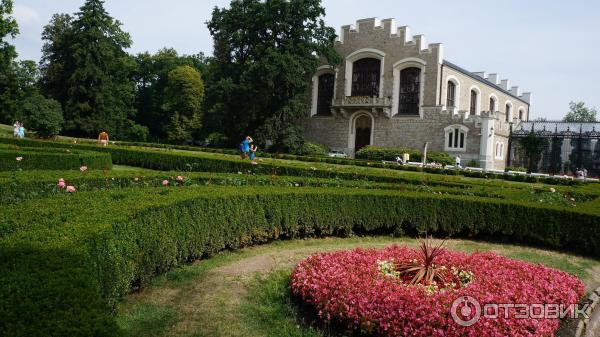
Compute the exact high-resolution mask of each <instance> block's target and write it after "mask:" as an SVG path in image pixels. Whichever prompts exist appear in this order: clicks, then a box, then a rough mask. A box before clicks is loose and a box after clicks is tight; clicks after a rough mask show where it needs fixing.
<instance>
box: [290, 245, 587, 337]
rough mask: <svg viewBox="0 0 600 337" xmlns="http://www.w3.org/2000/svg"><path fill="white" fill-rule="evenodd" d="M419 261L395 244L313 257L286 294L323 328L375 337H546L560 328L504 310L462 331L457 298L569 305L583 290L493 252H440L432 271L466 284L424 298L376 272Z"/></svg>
mask: <svg viewBox="0 0 600 337" xmlns="http://www.w3.org/2000/svg"><path fill="white" fill-rule="evenodd" d="M419 258H420V255H419V253H418V252H417V251H415V250H413V249H409V248H404V247H398V246H393V247H389V248H386V249H383V250H375V249H370V250H365V249H355V250H352V251H343V252H335V253H324V254H318V255H314V256H312V257H310V258H308V259H306V260H304V261H302V262H301V263H300V264H299V265H298V266H297V267H296V268H295V269H294V271H293V273H292V282H291V288H292V292H293V294H294V295H296V296H298V297H299V298H300V299H302V300H303V301H304V302H306V303H308V304H310V305H311V306H312V307H314V308H315V309H316V310H317V311H318V314H319V316H320V318H321V319H323V320H325V321H327V322H330V321H332V322H336V323H341V324H343V325H345V326H346V327H347V328H349V329H351V330H358V331H361V332H363V333H367V334H375V335H378V336H423V337H425V336H427V337H430V336H440V337H441V336H473V337H475V336H477V337H480V336H532V337H533V336H553V334H554V332H555V331H556V330H557V329H558V326H559V320H558V319H545V318H541V319H533V318H527V319H521V318H516V317H515V315H516V314H518V313H517V312H515V311H514V310H509V312H508V316H509V318H508V319H506V318H504V316H505V314H504V311H503V309H500V312H499V318H495V319H494V318H488V317H485V315H484V316H482V317H481V318H480V319H479V320H478V321H477V322H476V323H475V324H473V325H471V326H468V327H466V326H461V325H459V324H457V323H456V322H455V321H454V320H453V318H452V315H451V309H452V305H453V303H454V302H455V300H457V299H458V298H460V297H462V296H471V297H473V298H474V299H476V300H477V301H478V302H479V303H481V305H482V306H483V305H484V304H488V303H491V304H503V303H515V304H554V303H556V304H565V305H569V304H576V303H578V302H579V299H580V298H581V296H582V295H583V294H584V292H585V287H584V285H583V283H582V282H581V281H580V280H579V279H578V278H577V277H575V276H572V275H569V274H567V273H564V272H561V271H558V270H554V269H550V268H547V267H545V266H542V265H536V264H530V263H525V262H521V261H516V260H511V259H508V258H504V257H501V256H498V255H496V254H493V253H474V254H471V255H468V254H463V253H457V252H451V251H446V252H444V253H443V254H442V255H441V256H439V258H438V259H437V260H436V264H437V265H438V266H439V265H442V266H445V267H447V268H448V269H451V268H452V267H454V270H462V271H465V272H470V273H472V275H473V278H472V280H470V281H469V282H468V284H465V285H464V286H459V287H457V288H446V289H442V290H437V291H434V292H431V291H430V290H429V291H428V289H427V288H426V287H423V286H412V285H407V283H406V282H405V281H403V280H402V278H398V277H394V276H392V275H389V274H388V275H386V274H385V273H382V269H381V265H382V261H385V262H392V263H393V264H399V263H402V262H408V261H411V260H413V259H417V260H418V259H419ZM463 307H464V306H463ZM458 311H460V310H458ZM463 313H465V311H463ZM472 313H474V310H472ZM467 315H469V314H468V313H467ZM472 316H473V314H471V317H472ZM471 317H461V318H462V319H463V320H468V319H469V318H471Z"/></svg>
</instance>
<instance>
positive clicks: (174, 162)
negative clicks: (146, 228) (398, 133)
mask: <svg viewBox="0 0 600 337" xmlns="http://www.w3.org/2000/svg"><path fill="white" fill-rule="evenodd" d="M0 143H8V144H18V145H22V146H29V147H55V148H74V149H81V150H93V151H102V152H108V153H110V154H111V155H112V160H113V163H115V164H120V165H131V166H138V167H143V168H149V169H155V170H183V171H203V172H232V173H233V172H244V171H247V170H250V171H252V172H255V173H258V174H278V175H293V176H312V177H323V178H335V177H338V178H342V179H356V178H358V177H361V178H363V179H369V180H372V181H379V182H390V175H389V174H387V175H385V174H382V172H381V171H379V172H373V171H371V172H368V173H367V172H361V173H358V172H356V171H358V170H359V169H360V168H357V169H355V171H354V172H353V171H352V170H351V169H347V170H342V169H336V170H333V169H334V168H333V167H330V168H329V169H328V170H323V169H318V168H314V167H311V166H309V164H307V163H299V162H296V163H294V162H290V161H281V162H272V161H271V162H269V163H268V164H260V165H257V166H254V167H253V166H251V165H250V163H249V162H247V161H241V160H239V159H238V158H237V157H236V156H232V155H225V154H219V153H215V154H209V153H202V152H195V151H187V152H183V151H178V152H175V151H171V150H170V149H168V148H167V149H152V148H144V147H138V148H135V147H123V146H109V147H98V146H96V145H92V144H89V143H88V144H73V143H66V142H48V141H38V140H29V139H26V140H15V139H11V138H0ZM275 157H276V158H281V159H297V160H299V161H307V162H323V160H325V161H324V162H326V163H330V161H328V159H322V158H318V157H317V158H311V157H297V156H291V157H293V158H288V155H275ZM332 160H333V161H331V163H337V162H335V161H336V160H338V159H332ZM339 160H340V161H341V162H340V164H343V165H350V164H349V163H352V164H351V165H353V166H363V167H370V168H386V169H393V170H406V171H415V172H417V171H418V172H427V173H434V174H444V175H463V176H466V177H472V178H489V179H504V180H510V181H523V182H541V183H547V184H554V185H577V184H581V183H580V182H578V181H574V180H565V179H557V178H544V177H530V176H519V175H517V176H512V175H507V174H497V173H491V172H470V171H462V170H461V171H458V170H446V169H441V168H419V167H410V166H404V165H396V164H389V163H383V162H370V161H354V160H350V159H339ZM398 179H402V178H400V177H398V175H395V176H394V178H393V179H391V180H398Z"/></svg>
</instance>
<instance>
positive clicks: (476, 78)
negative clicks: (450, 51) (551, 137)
mask: <svg viewBox="0 0 600 337" xmlns="http://www.w3.org/2000/svg"><path fill="white" fill-rule="evenodd" d="M444 65H445V66H448V67H450V68H452V69H454V70H456V71H459V72H461V73H462V74H464V75H467V76H469V77H470V78H472V79H474V80H477V81H479V82H482V83H484V84H487V85H488V86H490V87H492V88H494V89H496V90H498V91H501V92H503V93H505V94H507V95H509V96H511V97H514V98H516V99H518V100H520V101H521V102H523V103H525V104H527V105H528V106H529V103H527V102H526V101H524V100H523V98H521V97H519V96H517V95H514V94H513V93H511V92H510V91H508V90H504V88H502V87H501V86H499V85H497V84H496V83H493V82H490V81H488V80H486V79H485V78H483V77H481V76H477V75H475V74H473V73H472V72H470V71H468V70H466V69H465V68H462V67H459V66H457V65H456V64H454V63H452V62H448V61H446V60H444Z"/></svg>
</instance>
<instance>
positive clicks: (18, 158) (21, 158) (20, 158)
mask: <svg viewBox="0 0 600 337" xmlns="http://www.w3.org/2000/svg"><path fill="white" fill-rule="evenodd" d="M15 159H16V160H17V161H22V160H23V157H17V158H15Z"/></svg>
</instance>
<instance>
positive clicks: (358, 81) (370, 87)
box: [351, 58, 381, 97]
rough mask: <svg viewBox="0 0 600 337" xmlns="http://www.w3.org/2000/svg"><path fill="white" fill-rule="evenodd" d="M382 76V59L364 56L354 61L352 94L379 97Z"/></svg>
mask: <svg viewBox="0 0 600 337" xmlns="http://www.w3.org/2000/svg"><path fill="white" fill-rule="evenodd" d="M380 76H381V60H378V59H374V58H364V59H360V60H358V61H356V62H354V65H353V67H352V92H351V96H367V97H379V80H380Z"/></svg>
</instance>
